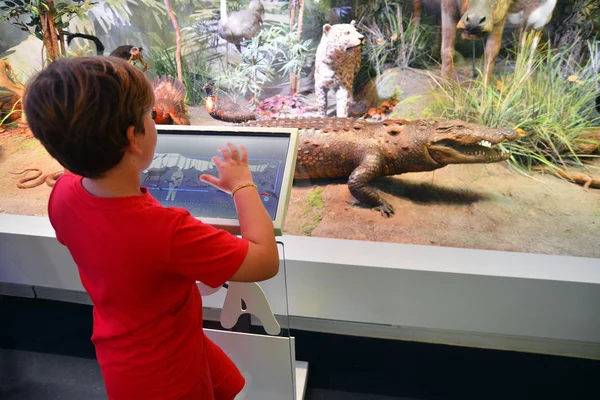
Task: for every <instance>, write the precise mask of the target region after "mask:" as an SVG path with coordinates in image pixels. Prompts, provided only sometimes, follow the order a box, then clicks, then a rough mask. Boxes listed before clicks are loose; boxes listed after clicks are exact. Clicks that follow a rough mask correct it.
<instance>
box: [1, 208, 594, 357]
mask: <svg viewBox="0 0 600 400" xmlns="http://www.w3.org/2000/svg"><path fill="white" fill-rule="evenodd" d="M279 239H280V242H282V243H283V245H284V246H283V249H284V250H283V251H284V252H285V257H284V258H285V266H286V268H285V271H287V272H286V274H284V272H283V271H284V269H282V270H281V272H280V274H279V275H278V276H276V277H275V278H273V279H272V280H270V281H267V282H262V283H261V284H260V285H261V287H262V288H263V289H264V291H265V293H266V295H267V297H268V299H269V302H270V303H271V306H272V308H273V311H274V313H275V314H277V315H282V316H286V315H287V313H288V310H286V309H285V304H286V302H285V301H283V299H284V298H283V297H282V296H285V287H286V285H285V284H284V283H285V282H284V280H287V291H288V295H289V315H290V324H291V327H292V328H295V329H306V330H315V331H323V332H331V333H341V334H353V335H363V336H372V337H384V338H396V339H406V340H416V341H428V342H437V343H448V344H456V345H466V346H477V347H486V348H501V349H510V350H519V351H531V352H541V353H550V354H560V355H569V356H577V357H586V358H595V359H600V307H599V306H598V305H599V304H600V259H592V258H580V257H564V256H549V255H538V254H527V253H511V252H500V251H486V250H471V249H456V248H444V247H437V246H416V245H403V244H391V243H376V242H363V241H348V240H339V239H323V238H314V237H297V236H283V237H281V238H279ZM282 257H283V254H282ZM286 275H287V276H286ZM0 282H3V284H0V290H1V291H2V292H3V293H5V294H21V295H31V293H32V292H33V291H35V294H36V295H37V296H38V297H43V298H53V299H60V300H66V301H84V302H85V298H86V295H85V293H84V292H83V288H82V286H81V283H80V281H79V276H78V274H77V270H76V267H75V265H74V264H73V261H72V260H71V258H70V255H69V253H68V251H67V250H66V249H65V248H64V247H63V246H61V245H60V244H59V243H58V242H57V241H56V239H55V237H54V231H53V229H52V227H51V226H50V223H49V221H48V219H47V218H46V217H29V216H18V215H6V214H0ZM32 287H33V288H32ZM23 290H24V291H23ZM222 296H223V295H221V294H220V293H217V294H215V295H213V296H209V297H207V298H206V299H205V306H206V307H207V308H208V309H207V315H209V314H210V308H219V307H220V305H221V304H222V303H223V297H222ZM278 299H281V300H282V301H278Z"/></svg>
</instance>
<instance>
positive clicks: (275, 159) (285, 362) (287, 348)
mask: <svg viewBox="0 0 600 400" xmlns="http://www.w3.org/2000/svg"><path fill="white" fill-rule="evenodd" d="M157 128H158V133H159V136H158V143H157V147H156V154H155V157H154V160H153V163H152V165H151V166H150V167H149V168H148V169H147V170H146V171H144V172H143V173H142V182H143V183H142V184H143V185H144V186H146V187H147V188H148V189H149V192H150V193H151V194H152V195H153V196H154V197H155V198H156V199H157V200H158V201H160V202H161V203H162V204H163V205H165V206H177V207H182V208H186V209H187V210H188V211H190V213H191V214H192V215H193V216H195V217H197V218H201V219H202V221H203V222H205V223H208V224H211V225H213V226H216V227H218V228H221V229H225V230H227V231H229V232H230V233H232V234H235V235H238V234H239V233H240V230H239V221H238V220H237V213H236V209H235V204H234V203H233V199H232V198H231V196H229V195H228V194H226V193H223V192H221V191H219V190H218V189H216V188H214V187H212V186H210V185H208V184H205V183H204V182H201V181H199V179H198V178H199V175H201V174H217V173H218V171H217V170H216V168H215V166H214V165H213V164H212V161H211V159H212V157H214V156H216V155H219V154H218V151H217V149H218V147H220V146H224V145H225V144H226V143H227V142H232V143H234V144H235V145H236V146H240V145H243V146H244V147H245V148H246V149H247V150H248V155H249V167H250V170H251V172H252V174H253V179H254V182H255V183H256V185H257V186H258V188H259V193H260V196H261V198H262V200H263V204H264V205H265V208H266V210H267V212H268V213H269V215H270V216H271V218H272V220H273V229H274V232H275V234H276V235H281V234H282V232H283V222H284V220H285V212H286V209H287V203H288V199H289V194H290V190H291V184H292V179H293V171H294V168H295V160H296V155H297V154H296V153H297V143H298V136H297V130H296V129H265V128H238V127H233V128H232V127H226V128H212V127H211V128H209V127H192V126H159V127H157ZM282 246H283V244H282V243H278V247H279V248H281V249H282ZM282 253H283V252H282ZM281 258H283V262H282V266H283V268H280V271H281V273H280V275H285V257H281V256H280V259H281ZM278 278H279V277H275V278H274V279H272V280H271V281H276V282H269V284H271V285H272V284H277V283H280V285H281V286H283V288H280V290H278V295H277V299H273V300H275V301H276V303H277V305H278V306H280V305H281V304H286V305H287V285H286V282H285V279H278ZM197 285H198V290H199V291H200V294H201V295H202V297H203V306H204V307H207V306H208V307H210V308H212V309H217V310H219V309H220V315H219V322H220V325H221V327H222V328H223V329H205V332H206V335H207V336H208V337H209V338H210V339H211V340H212V341H213V342H215V343H216V344H217V345H218V346H219V347H221V348H222V349H223V351H224V352H225V353H227V355H228V356H229V357H230V358H231V359H232V360H233V361H234V363H235V364H236V365H237V367H238V368H239V369H240V371H241V372H242V374H243V375H244V377H245V379H246V387H245V388H244V391H243V392H242V393H240V395H239V396H238V397H237V398H236V400H241V399H245V400H254V399H256V400H259V399H260V400H268V399H274V400H275V399H277V400H279V399H290V400H301V399H303V398H304V393H305V390H306V381H307V373H308V364H307V363H305V362H296V359H295V351H294V338H293V337H290V336H289V329H287V330H286V332H284V333H282V331H283V330H282V327H281V325H280V322H278V320H277V319H276V317H275V314H274V312H273V309H272V308H271V304H270V302H269V300H268V299H267V296H266V295H265V292H264V291H263V289H262V288H261V286H260V285H259V284H257V283H240V282H228V283H227V284H225V285H223V287H218V288H211V287H208V286H206V285H204V284H203V283H201V282H198V283H197ZM281 289H282V290H281ZM280 295H282V297H283V298H281V299H280V298H279V297H280ZM205 314H206V313H205ZM278 314H279V315H287V306H286V307H285V309H283V310H282V309H281V308H279V310H278ZM251 316H253V317H254V318H256V319H257V320H258V321H259V322H260V325H262V327H263V328H264V331H265V332H266V335H265V334H262V335H261V334H256V333H252V325H251ZM287 328H289V327H287Z"/></svg>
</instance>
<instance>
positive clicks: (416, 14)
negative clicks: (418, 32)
mask: <svg viewBox="0 0 600 400" xmlns="http://www.w3.org/2000/svg"><path fill="white" fill-rule="evenodd" d="M421 6H422V5H421V0H413V15H412V23H413V24H414V25H415V26H419V25H420V24H421V12H422V7H421Z"/></svg>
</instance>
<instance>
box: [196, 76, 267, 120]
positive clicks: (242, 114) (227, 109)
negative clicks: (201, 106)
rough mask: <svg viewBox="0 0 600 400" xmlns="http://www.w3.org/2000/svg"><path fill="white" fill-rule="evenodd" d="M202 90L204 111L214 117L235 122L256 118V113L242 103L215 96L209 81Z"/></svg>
mask: <svg viewBox="0 0 600 400" xmlns="http://www.w3.org/2000/svg"><path fill="white" fill-rule="evenodd" d="M204 90H205V91H206V111H208V113H209V114H210V116H211V117H213V118H214V119H218V120H219V121H225V122H235V123H241V122H246V121H251V120H255V119H256V114H255V113H254V112H252V111H250V110H249V109H247V108H245V107H243V106H242V105H240V104H237V103H234V102H233V101H230V100H227V99H221V98H218V97H217V96H215V89H214V88H213V86H212V85H211V84H210V83H207V84H206V85H204Z"/></svg>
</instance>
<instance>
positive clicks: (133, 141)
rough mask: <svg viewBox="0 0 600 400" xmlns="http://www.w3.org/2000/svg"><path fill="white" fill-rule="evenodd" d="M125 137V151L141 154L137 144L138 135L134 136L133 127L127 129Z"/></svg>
mask: <svg viewBox="0 0 600 400" xmlns="http://www.w3.org/2000/svg"><path fill="white" fill-rule="evenodd" d="M126 136H127V141H128V145H127V150H128V151H130V152H132V153H133V154H136V155H140V154H142V148H141V147H140V146H139V145H138V143H137V136H138V135H136V134H135V127H134V126H133V125H131V126H130V127H129V128H127V132H126Z"/></svg>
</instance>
